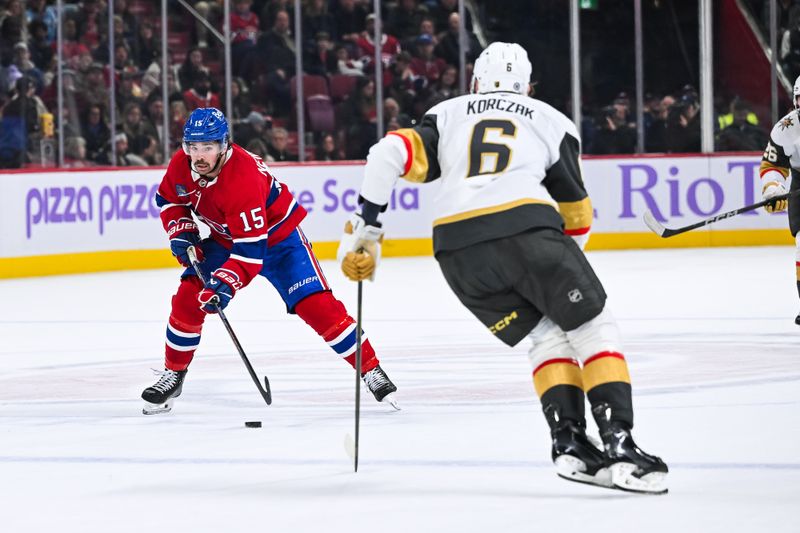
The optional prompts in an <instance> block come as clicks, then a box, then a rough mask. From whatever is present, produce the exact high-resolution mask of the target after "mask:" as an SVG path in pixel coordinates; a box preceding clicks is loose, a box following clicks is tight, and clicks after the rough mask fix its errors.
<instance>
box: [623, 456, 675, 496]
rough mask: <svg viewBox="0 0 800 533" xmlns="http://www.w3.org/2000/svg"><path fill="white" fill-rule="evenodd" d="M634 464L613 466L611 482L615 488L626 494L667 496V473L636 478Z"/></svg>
mask: <svg viewBox="0 0 800 533" xmlns="http://www.w3.org/2000/svg"><path fill="white" fill-rule="evenodd" d="M636 468H637V467H636V465H635V464H633V463H616V464H613V465H611V467H610V470H611V481H612V483H613V484H614V487H615V488H617V489H619V490H624V491H625V492H635V493H638V494H667V493H668V492H669V489H668V488H667V486H666V484H667V473H666V472H650V473H649V474H645V475H644V476H642V477H640V478H639V477H636V476H635V475H633V473H634V472H635V471H636Z"/></svg>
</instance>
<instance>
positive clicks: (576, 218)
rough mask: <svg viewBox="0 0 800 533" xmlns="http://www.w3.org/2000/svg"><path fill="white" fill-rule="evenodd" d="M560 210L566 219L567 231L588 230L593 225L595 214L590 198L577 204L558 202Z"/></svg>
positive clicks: (565, 226) (565, 227) (562, 216)
mask: <svg viewBox="0 0 800 533" xmlns="http://www.w3.org/2000/svg"><path fill="white" fill-rule="evenodd" d="M558 210H559V211H560V212H561V218H563V219H564V229H565V230H571V229H581V228H588V227H589V226H591V225H592V218H593V215H594V212H593V211H592V201H591V200H590V199H589V197H588V196H587V197H586V198H584V199H583V200H578V201H577V202H558Z"/></svg>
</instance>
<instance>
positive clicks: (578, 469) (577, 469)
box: [550, 420, 613, 488]
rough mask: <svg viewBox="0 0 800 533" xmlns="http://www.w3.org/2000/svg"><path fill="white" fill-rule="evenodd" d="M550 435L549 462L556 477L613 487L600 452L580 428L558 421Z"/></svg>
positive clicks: (570, 421)
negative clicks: (553, 466)
mask: <svg viewBox="0 0 800 533" xmlns="http://www.w3.org/2000/svg"><path fill="white" fill-rule="evenodd" d="M550 434H551V435H552V437H553V463H554V464H555V465H556V472H557V473H558V476H559V477H561V478H564V479H566V480H569V481H577V482H578V483H588V484H590V485H598V486H600V487H606V488H613V484H612V483H611V472H610V471H609V469H608V468H606V463H605V458H604V456H603V452H601V451H600V450H599V449H598V448H597V446H595V445H594V444H592V442H591V441H590V440H589V438H588V437H587V436H586V430H585V429H584V428H583V427H580V426H579V425H578V424H577V423H576V422H575V421H573V420H562V421H561V422H559V423H558V426H557V427H556V428H555V429H553V430H552V431H551V432H550Z"/></svg>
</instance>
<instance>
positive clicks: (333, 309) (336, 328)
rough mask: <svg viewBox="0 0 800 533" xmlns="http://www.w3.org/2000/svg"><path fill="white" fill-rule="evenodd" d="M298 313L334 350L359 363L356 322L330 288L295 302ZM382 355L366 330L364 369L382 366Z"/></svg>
mask: <svg viewBox="0 0 800 533" xmlns="http://www.w3.org/2000/svg"><path fill="white" fill-rule="evenodd" d="M294 310H295V313H297V316H299V317H300V318H302V319H303V320H304V321H305V323H306V324H308V325H309V326H311V327H312V328H313V329H314V331H316V332H317V334H319V336H320V337H322V339H323V340H324V341H325V342H326V343H328V346H330V347H331V348H332V349H333V351H334V352H336V353H337V354H339V355H340V356H341V357H342V358H343V359H344V360H345V361H347V362H348V363H350V366H352V367H353V368H355V366H356V323H355V320H353V318H352V317H351V316H350V315H348V314H347V309H345V307H344V304H343V303H342V302H340V301H339V300H337V299H336V298H334V297H333V294H331V293H330V292H328V291H325V292H318V293H316V294H312V295H311V296H309V297H307V298H305V299H303V300H301V301H300V303H298V304H297V305H296V306H295V309H294ZM378 363H379V361H378V357H377V356H376V355H375V350H374V349H373V348H372V344H371V343H370V342H369V339H368V338H367V336H366V334H365V333H363V332H362V334H361V373H362V374H363V373H364V372H369V371H370V370H372V369H373V368H375V367H376V366H378Z"/></svg>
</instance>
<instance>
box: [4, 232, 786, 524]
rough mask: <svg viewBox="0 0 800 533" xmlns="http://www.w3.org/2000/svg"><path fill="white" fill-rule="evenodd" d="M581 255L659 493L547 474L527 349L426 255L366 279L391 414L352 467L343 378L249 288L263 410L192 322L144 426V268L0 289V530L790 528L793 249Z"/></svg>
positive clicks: (157, 305)
mask: <svg viewBox="0 0 800 533" xmlns="http://www.w3.org/2000/svg"><path fill="white" fill-rule="evenodd" d="M589 256H590V260H591V262H592V263H593V265H594V266H595V268H596V270H597V271H598V274H599V276H600V278H601V279H602V280H603V282H604V284H605V286H606V290H607V292H608V293H609V295H610V298H609V306H610V309H611V310H612V311H613V312H614V314H615V315H616V316H617V318H618V319H619V323H620V326H621V329H622V332H623V335H624V338H625V340H626V350H625V353H626V356H627V358H628V361H629V364H630V369H631V374H632V377H633V380H634V391H635V398H634V400H635V407H636V422H637V423H636V428H635V435H636V437H637V441H638V442H639V444H640V445H641V446H642V447H643V448H644V449H645V450H647V451H649V452H651V453H655V454H657V455H660V456H661V457H663V458H664V459H665V461H666V462H667V463H668V464H669V466H670V478H669V484H670V494H669V495H667V496H660V497H657V496H640V495H631V494H626V493H622V492H618V491H611V490H604V489H599V488H593V487H586V486H583V485H579V484H574V483H569V482H566V481H563V480H561V479H559V478H557V477H556V475H555V471H554V469H553V467H552V464H551V462H550V458H549V451H550V450H549V440H548V431H547V428H546V424H545V421H544V419H543V417H542V416H541V414H540V411H539V409H540V408H539V404H538V401H537V400H536V397H535V395H534V393H533V387H532V384H531V377H530V368H529V363H528V361H527V357H526V351H527V343H526V342H523V343H521V344H520V345H519V346H518V347H517V348H515V349H508V348H506V347H505V346H504V345H502V344H501V343H500V342H498V341H496V340H495V339H493V338H492V336H491V335H490V334H489V333H488V332H487V331H486V330H485V329H484V328H483V327H482V326H480V325H479V323H478V322H477V321H476V320H475V319H474V318H473V317H472V316H471V315H470V314H469V313H468V312H467V311H466V310H464V309H462V308H461V306H460V304H459V303H458V302H457V300H456V299H455V297H454V296H453V295H452V294H451V293H450V291H449V289H448V288H447V286H446V283H445V282H444V280H443V278H442V276H441V274H440V272H439V270H438V267H437V265H436V263H435V262H434V261H433V260H432V259H428V258H424V259H387V260H385V261H384V262H383V264H382V265H381V267H380V270H379V272H378V282H377V283H375V284H369V283H367V284H365V291H364V293H365V298H364V317H365V328H366V330H367V333H368V334H369V336H370V338H371V339H372V340H373V343H374V345H375V346H376V348H377V350H378V352H379V356H380V357H381V359H382V362H383V366H384V367H385V369H386V370H387V371H388V373H389V374H390V376H391V377H392V379H393V380H394V381H395V382H396V384H397V385H398V386H399V389H400V390H399V392H398V394H397V396H398V399H399V400H400V402H401V404H402V407H403V410H402V411H400V412H392V411H391V410H390V409H389V408H388V407H386V406H383V405H381V404H377V403H376V402H375V401H374V400H373V399H372V398H371V397H369V396H365V395H362V420H361V450H360V453H361V461H360V467H359V471H358V473H353V472H352V463H351V462H350V459H349V458H348V456H347V454H346V453H345V449H344V444H343V443H344V440H345V437H346V435H347V434H348V433H349V434H352V433H353V395H354V394H353V389H354V380H355V377H354V373H353V372H352V370H351V369H350V368H349V367H348V366H347V365H346V364H345V363H343V362H342V361H341V360H339V359H338V358H337V357H335V356H334V355H333V354H332V353H331V352H329V350H328V348H327V347H326V345H325V344H324V343H322V341H321V340H320V339H319V338H318V337H317V336H316V335H315V334H314V333H313V331H311V330H310V329H309V328H308V327H307V326H306V325H305V324H304V323H302V321H300V320H299V319H298V318H297V317H290V316H287V315H285V312H284V308H283V305H282V302H281V301H280V299H279V297H278V296H277V294H276V293H275V292H274V291H273V289H272V288H271V287H269V286H268V284H267V283H266V282H265V281H264V280H263V279H259V280H258V281H256V282H255V284H254V285H253V286H251V287H248V288H247V289H246V290H244V291H243V292H242V293H240V294H239V295H238V296H237V297H236V299H235V300H234V302H233V304H232V305H231V306H230V308H229V312H228V315H229V318H230V320H231V322H232V324H233V326H234V329H235V330H236V332H237V333H238V335H239V337H240V339H241V341H242V344H243V345H244V347H245V349H246V351H247V352H248V354H249V356H250V358H251V361H252V362H253V365H254V366H255V368H256V370H257V372H259V373H260V374H267V375H268V376H269V378H270V382H271V384H272V387H273V394H274V403H273V405H272V406H271V407H266V406H265V405H264V404H263V402H262V400H261V398H260V396H259V395H258V393H257V391H256V390H255V387H254V385H253V383H252V382H251V381H250V378H249V377H248V375H247V373H246V371H245V368H244V366H243V364H242V363H241V361H240V360H239V357H238V356H237V355H236V352H235V351H234V350H233V347H232V345H231V342H230V340H229V338H228V337H227V335H226V333H225V331H224V329H223V328H222V326H221V324H220V323H219V320H218V319H217V318H216V317H210V318H209V321H208V322H207V327H206V329H205V331H204V337H203V342H202V345H201V348H200V350H199V351H198V354H197V357H196V359H195V361H194V363H193V365H192V366H191V369H190V371H189V374H188V377H187V381H186V385H185V387H184V392H183V395H182V396H181V398H179V399H178V401H177V403H176V407H175V409H174V410H173V412H172V413H170V414H167V415H161V416H155V417H144V416H142V415H141V401H140V399H139V394H140V393H141V391H142V389H143V388H144V387H146V386H148V385H150V384H152V383H153V382H154V377H153V376H152V375H151V373H150V370H149V368H151V367H153V368H159V367H161V366H162V364H163V348H162V346H163V335H164V330H165V320H166V317H167V315H168V312H169V297H170V295H171V294H172V291H173V290H174V287H175V285H176V279H177V275H178V270H177V269H174V270H154V271H143V272H135V273H111V274H99V275H85V276H65V277H52V278H42V279H25V280H14V281H3V282H0V294H2V301H3V305H2V306H0V339H2V344H0V531H2V532H7V533H20V532H57V533H62V532H80V533H89V532H104V533H105V532H108V533H116V532H136V533H143V532H146V531H165V532H192V533H199V532H207V531H208V532H248V533H250V532H257V531H270V532H306V531H308V532H314V533H317V532H352V533H357V532H369V533H384V532H429V531H430V532H433V531H435V532H457V533H467V532H481V533H494V532H520V531H542V532H548V533H549V532H557V533H560V532H565V531H576V532H590V531H602V532H605V531H614V532H625V531H647V532H670V533H674V532H716V531H719V532H726V533H729V532H790V531H791V532H798V531H800V519H799V518H798V516H800V513H799V512H798V511H800V459H798V455H799V454H800V444H798V443H800V429H799V426H800V425H799V424H798V422H800V415H798V407H800V405H799V404H800V400H798V394H799V393H800V387H798V385H799V384H800V383H798V382H800V370H798V360H799V359H800V353H798V352H799V350H798V334H800V328H798V327H797V326H795V325H794V324H793V318H794V316H795V314H796V313H797V310H798V299H797V294H796V291H795V281H794V268H793V264H792V263H793V260H794V250H793V248H787V247H774V248H738V249H708V250H703V249H699V250H680V251H627V252H602V253H601V252H595V253H590V254H589ZM323 268H325V269H326V272H327V274H328V276H329V279H330V282H331V284H332V285H333V287H334V289H335V291H336V294H337V295H338V297H339V298H340V299H342V300H343V301H345V303H346V304H347V306H348V308H349V309H350V310H351V313H353V314H355V295H356V288H355V285H353V284H350V283H348V282H346V281H345V280H344V278H343V277H342V276H341V275H340V274H339V272H338V268H337V267H336V265H335V264H333V263H331V262H325V263H324V264H323ZM248 420H261V421H262V422H263V427H262V428H261V429H247V428H245V427H244V422H245V421H248Z"/></svg>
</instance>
